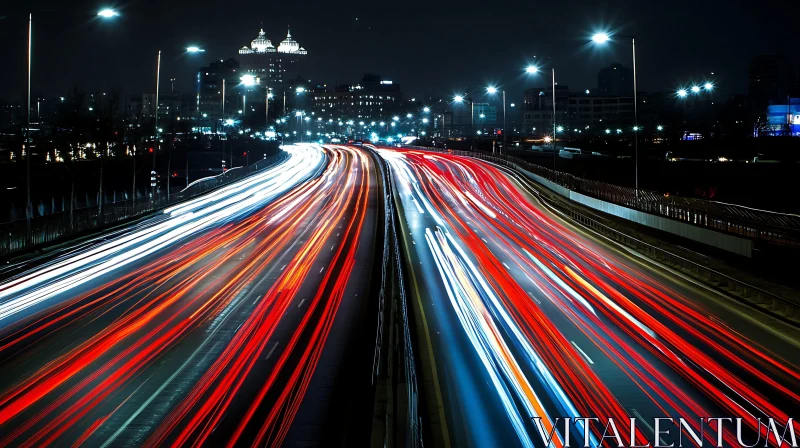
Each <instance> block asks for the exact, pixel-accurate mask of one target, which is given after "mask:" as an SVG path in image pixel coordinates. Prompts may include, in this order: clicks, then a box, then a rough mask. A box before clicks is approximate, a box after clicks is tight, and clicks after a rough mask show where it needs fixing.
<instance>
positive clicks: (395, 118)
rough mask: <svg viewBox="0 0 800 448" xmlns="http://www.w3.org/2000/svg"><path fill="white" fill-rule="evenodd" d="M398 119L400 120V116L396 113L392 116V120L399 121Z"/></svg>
mask: <svg viewBox="0 0 800 448" xmlns="http://www.w3.org/2000/svg"><path fill="white" fill-rule="evenodd" d="M398 120H400V117H398V116H397V115H395V116H394V117H392V121H398Z"/></svg>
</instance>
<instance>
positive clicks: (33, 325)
mask: <svg viewBox="0 0 800 448" xmlns="http://www.w3.org/2000/svg"><path fill="white" fill-rule="evenodd" d="M286 150H287V151H288V152H289V153H290V155H291V156H290V157H289V158H288V160H287V161H286V162H284V163H282V164H281V165H279V166H276V167H273V168H271V169H268V170H266V171H264V172H261V173H259V174H257V175H254V176H251V177H249V178H247V179H245V180H243V181H240V182H237V183H235V184H232V185H230V186H228V187H225V188H223V189H220V190H217V191H215V192H213V193H212V194H209V195H206V196H203V197H201V198H198V199H196V200H193V201H189V202H187V203H183V204H181V205H178V206H175V207H173V208H171V209H167V210H165V211H164V213H163V214H162V215H160V216H158V217H154V218H150V219H148V220H145V221H142V222H139V223H137V224H135V225H133V226H131V227H130V228H128V229H124V230H123V231H121V232H120V231H118V232H117V233H116V234H115V235H114V237H112V238H98V239H97V240H96V241H93V242H90V243H89V244H86V243H83V244H81V245H80V246H76V247H75V249H74V250H66V251H63V253H62V255H60V256H58V257H56V258H55V259H52V260H47V261H45V262H41V263H38V264H36V265H35V266H33V267H31V268H29V269H26V267H25V266H21V267H18V268H17V271H19V272H18V273H17V274H16V275H14V276H13V277H11V278H8V279H6V280H5V281H4V282H3V283H0V369H2V372H3V373H2V383H1V384H0V446H43V445H47V444H53V443H55V444H58V445H64V446H67V445H79V444H85V445H86V446H98V447H100V446H102V447H105V446H110V445H135V446H142V445H146V446H161V445H165V444H169V445H185V446H195V445H199V444H203V443H205V444H208V445H212V446H221V445H228V446H233V445H237V446H238V445H251V444H255V445H260V446H261V445H268V446H279V445H281V444H282V443H287V444H292V445H301V444H319V443H320V441H321V438H322V437H328V436H330V435H331V434H332V433H336V431H341V428H339V427H338V425H332V424H330V422H337V423H338V422H339V420H341V419H342V418H343V417H352V414H354V413H356V411H352V412H351V410H348V406H347V403H346V402H345V404H344V405H343V404H342V401H343V400H342V399H341V398H342V397H341V396H338V395H337V390H336V386H337V385H339V384H342V383H344V384H348V378H353V377H355V378H357V379H360V380H363V381H362V382H363V383H364V384H367V385H368V384H369V377H370V373H371V372H370V368H371V359H369V356H367V357H366V358H365V360H364V361H366V362H363V366H362V362H361V361H362V360H361V359H360V358H358V357H354V356H352V355H351V354H348V352H347V349H348V348H352V347H358V346H359V344H358V343H354V340H361V336H362V334H363V332H362V327H363V326H364V325H369V324H372V321H369V320H368V319H367V318H366V316H365V313H366V310H367V305H366V300H367V296H368V292H369V285H370V277H371V274H372V272H373V266H374V263H373V256H374V247H375V238H376V223H377V222H379V221H378V220H377V216H376V214H377V213H378V210H377V202H376V201H377V200H378V197H379V196H378V194H379V193H378V188H379V185H378V184H377V182H378V179H377V176H376V172H375V169H374V168H375V167H374V159H372V158H371V156H370V155H369V154H368V153H366V152H364V151H361V150H358V149H354V148H344V147H326V148H325V149H323V148H321V147H317V146H312V145H302V146H294V147H288V148H286ZM369 332H373V333H374V326H371V327H370V328H369ZM364 352H365V353H367V354H368V355H371V354H372V352H371V351H370V350H369V347H368V349H367V350H365V351H364ZM344 363H349V364H348V365H347V366H345V365H344ZM345 367H347V368H351V369H353V370H352V371H350V372H347V373H348V374H347V375H344V374H343V371H344V369H345ZM362 367H363V368H362ZM359 373H360V374H359ZM343 378H345V379H344V380H343ZM370 405H371V403H370ZM369 417H370V415H369V414H367V419H366V420H367V424H368V423H369V422H370V418H369ZM326 422H328V423H326ZM367 435H368V434H367Z"/></svg>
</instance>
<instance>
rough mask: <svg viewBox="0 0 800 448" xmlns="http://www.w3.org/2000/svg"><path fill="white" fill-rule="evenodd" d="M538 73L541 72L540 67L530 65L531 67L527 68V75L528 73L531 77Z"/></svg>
mask: <svg viewBox="0 0 800 448" xmlns="http://www.w3.org/2000/svg"><path fill="white" fill-rule="evenodd" d="M538 72H539V67H537V66H535V65H529V66H527V67H525V73H528V74H529V75H532V74H534V73H538Z"/></svg>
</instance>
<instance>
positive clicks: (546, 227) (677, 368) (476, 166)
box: [380, 149, 800, 447]
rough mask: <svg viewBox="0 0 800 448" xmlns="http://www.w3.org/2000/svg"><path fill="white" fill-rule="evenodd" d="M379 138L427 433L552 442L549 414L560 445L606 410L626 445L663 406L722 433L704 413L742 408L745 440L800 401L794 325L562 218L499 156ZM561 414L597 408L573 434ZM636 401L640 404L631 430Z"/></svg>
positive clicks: (646, 435) (728, 429)
mask: <svg viewBox="0 0 800 448" xmlns="http://www.w3.org/2000/svg"><path fill="white" fill-rule="evenodd" d="M380 154H381V156H382V157H383V158H384V159H385V160H387V161H388V162H389V163H390V166H391V169H392V174H393V176H394V179H395V182H396V185H397V188H396V190H395V200H396V203H397V204H398V207H399V209H400V220H401V229H402V235H403V241H402V242H401V243H402V244H404V245H405V247H406V250H407V257H408V259H409V264H410V266H411V267H412V268H413V269H412V273H411V274H412V275H413V277H412V283H413V284H412V292H414V293H415V298H414V299H412V302H416V305H417V306H418V307H419V308H420V309H421V313H420V314H421V316H422V319H421V322H417V325H423V326H425V330H426V338H427V340H423V341H422V343H423V347H420V349H419V350H418V351H417V352H418V353H419V352H420V351H424V350H430V351H431V354H432V356H430V359H431V363H430V364H431V365H430V366H427V367H428V370H429V371H433V372H435V374H434V381H432V382H431V386H430V388H431V390H432V392H431V393H428V394H427V397H428V400H429V401H431V400H432V401H436V402H437V403H440V404H441V412H442V413H443V416H444V418H442V419H437V418H436V416H435V415H434V416H432V417H431V416H430V415H429V416H428V422H431V421H433V422H439V421H442V422H443V423H442V424H436V425H428V430H429V434H428V436H429V438H430V439H433V440H436V441H437V442H438V443H441V444H442V445H452V446H459V447H486V446H544V442H543V441H544V440H548V439H550V438H551V434H552V433H553V428H554V427H555V428H556V429H555V434H556V435H555V436H554V437H553V445H552V446H559V447H560V446H565V445H566V443H567V442H571V444H572V446H583V443H584V435H585V433H588V442H589V444H590V445H596V444H598V443H599V442H600V441H602V440H603V439H602V436H603V432H604V430H605V429H606V428H605V425H607V424H608V423H607V422H608V419H609V418H613V420H614V421H615V422H616V424H617V425H618V426H619V429H618V432H619V433H620V434H621V437H622V442H623V443H624V445H625V446H629V444H630V443H631V442H633V443H638V444H640V445H644V444H646V443H647V442H650V443H654V441H655V440H654V439H655V437H654V428H653V424H654V419H655V418H657V417H659V418H662V417H663V418H666V417H672V418H675V419H677V418H680V417H682V418H685V419H686V422H687V425H688V427H689V429H691V430H693V431H694V432H695V434H696V435H697V436H698V437H700V438H704V439H705V442H706V443H707V444H708V445H710V446H715V445H716V442H717V439H716V437H717V432H716V426H715V425H713V426H712V425H708V424H706V425H705V427H704V428H701V427H700V423H699V420H698V418H701V417H702V418H708V417H744V421H743V423H742V425H743V428H744V433H743V434H744V441H745V442H746V443H747V444H751V443H753V442H754V441H755V440H756V437H758V435H757V434H756V432H754V431H755V430H756V429H757V428H759V427H758V426H757V423H756V421H755V417H773V418H775V420H776V422H783V423H782V424H786V422H787V420H788V418H789V417H796V416H797V415H798V411H799V410H800V387H798V386H800V368H798V366H800V360H798V356H797V354H798V353H800V343H798V340H800V338H798V333H797V331H796V329H793V328H791V327H787V326H786V325H784V324H783V323H782V322H780V321H774V320H771V318H769V317H767V316H754V315H757V314H758V313H757V312H755V311H753V310H752V309H749V308H747V307H745V306H743V305H740V304H738V303H736V302H733V301H731V300H730V299H728V298H725V297H722V296H720V295H719V294H718V293H717V292H716V291H714V290H711V289H709V288H705V287H704V286H701V285H699V284H696V283H694V282H693V281H691V280H689V279H688V278H685V277H684V276H682V275H680V274H679V273H677V272H674V271H672V270H670V269H668V268H666V267H664V266H660V265H657V264H654V263H653V262H651V261H649V260H646V259H644V258H643V257H640V256H638V255H637V254H635V253H633V252H631V251H628V250H626V249H624V248H622V247H621V246H617V245H616V244H615V243H612V242H610V241H607V240H605V239H604V238H602V237H600V236H598V235H596V234H593V233H591V232H590V231H588V230H586V229H583V228H581V227H580V226H578V225H576V224H574V223H571V222H569V221H567V220H565V219H564V218H562V217H560V216H559V215H558V214H557V213H555V212H554V211H552V210H549V209H548V208H547V207H546V206H545V205H544V204H543V203H540V202H539V201H538V199H536V196H535V195H534V191H533V190H532V189H531V186H530V185H529V184H527V183H526V182H525V181H523V180H522V179H519V178H517V177H516V176H514V175H513V174H512V173H511V172H508V171H506V170H504V169H501V168H500V167H497V166H495V165H492V164H489V163H486V162H483V161H479V160H476V159H472V158H466V157H459V156H454V155H449V154H441V153H433V152H421V151H414V150H389V149H382V150H380ZM425 345H427V347H426V346H425ZM429 404H430V403H429ZM431 408H433V409H435V406H433V407H431V406H428V409H431ZM433 412H435V411H433ZM566 417H571V418H573V419H574V418H580V417H597V418H600V422H593V421H586V420H583V421H575V420H572V424H571V425H570V426H569V428H570V430H571V432H570V433H569V435H567V433H566V429H565V426H564V423H563V422H564V420H563V419H564V418H566ZM629 417H632V418H636V419H638V421H637V422H636V424H635V429H636V431H635V433H634V435H633V436H631V435H630V432H629ZM558 419H561V420H558ZM782 424H778V427H777V428H778V429H779V430H780V433H781V434H782V433H783V430H784V429H785V428H784V427H783V426H782ZM425 425H426V422H425V421H423V427H425ZM587 425H588V428H587ZM431 426H433V427H431ZM668 426H670V425H666V424H665V425H662V429H663V428H666V427H668ZM723 427H724V429H725V430H724V431H723V432H722V433H723V435H722V442H723V443H724V444H725V445H726V446H739V444H738V443H737V441H736V432H735V423H731V422H726V423H724V426H723ZM585 429H588V431H584V430H585ZM668 429H671V435H662V436H661V437H660V439H661V440H662V441H663V442H664V443H666V444H669V443H671V442H673V441H674V442H675V443H676V446H677V443H678V441H677V440H676V438H675V436H676V435H678V434H681V436H682V437H683V443H686V444H689V443H693V442H690V441H691V439H690V436H691V434H690V433H689V429H686V428H684V430H683V432H681V431H678V429H677V426H675V425H672V426H671V428H668ZM760 429H761V433H762V434H765V430H764V428H763V427H761V428H760ZM794 429H795V431H796V433H797V434H800V426H798V424H797V423H796V422H795V423H794ZM437 431H438V432H437ZM431 433H433V437H431ZM787 435H788V433H787ZM764 437H766V435H764ZM773 440H774V439H773ZM605 443H606V445H607V446H609V444H611V445H610V446H616V443H617V440H616V439H614V438H608V439H605ZM763 443H764V439H761V442H760V443H759V446H763ZM687 446H688V445H687ZM691 446H695V445H691Z"/></svg>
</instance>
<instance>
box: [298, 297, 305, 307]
mask: <svg viewBox="0 0 800 448" xmlns="http://www.w3.org/2000/svg"><path fill="white" fill-rule="evenodd" d="M304 303H306V299H303V300H301V301H300V304H299V305H297V307H298V308H300V307H301V306H303V304H304Z"/></svg>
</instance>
